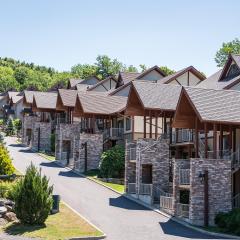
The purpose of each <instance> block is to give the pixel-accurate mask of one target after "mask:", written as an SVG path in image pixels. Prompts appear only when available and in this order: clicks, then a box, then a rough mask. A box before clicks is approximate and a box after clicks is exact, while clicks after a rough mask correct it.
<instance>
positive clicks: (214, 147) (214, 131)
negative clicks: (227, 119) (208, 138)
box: [213, 123, 217, 159]
mask: <svg viewBox="0 0 240 240" xmlns="http://www.w3.org/2000/svg"><path fill="white" fill-rule="evenodd" d="M216 158H217V124H216V123H214V124H213V159H216Z"/></svg>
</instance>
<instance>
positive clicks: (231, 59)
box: [219, 54, 240, 81]
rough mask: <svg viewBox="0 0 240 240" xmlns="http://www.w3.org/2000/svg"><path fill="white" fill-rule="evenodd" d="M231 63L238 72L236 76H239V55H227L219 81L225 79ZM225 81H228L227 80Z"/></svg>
mask: <svg viewBox="0 0 240 240" xmlns="http://www.w3.org/2000/svg"><path fill="white" fill-rule="evenodd" d="M233 62H234V63H235V64H236V66H237V68H238V70H239V73H238V76H240V55H239V54H229V56H228V59H227V62H226V63H225V65H224V67H223V70H222V72H221V75H220V76H219V81H223V80H225V79H226V75H227V73H228V71H229V69H230V67H231V64H232V63H233ZM234 77H236V76H234ZM227 80H229V79H227Z"/></svg>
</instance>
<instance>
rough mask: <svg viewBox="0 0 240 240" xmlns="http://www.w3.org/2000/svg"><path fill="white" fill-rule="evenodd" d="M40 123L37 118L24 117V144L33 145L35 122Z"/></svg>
mask: <svg viewBox="0 0 240 240" xmlns="http://www.w3.org/2000/svg"><path fill="white" fill-rule="evenodd" d="M37 121H39V117H36V116H24V118H23V122H22V143H23V144H25V145H31V143H32V139H33V129H34V124H35V122H37Z"/></svg>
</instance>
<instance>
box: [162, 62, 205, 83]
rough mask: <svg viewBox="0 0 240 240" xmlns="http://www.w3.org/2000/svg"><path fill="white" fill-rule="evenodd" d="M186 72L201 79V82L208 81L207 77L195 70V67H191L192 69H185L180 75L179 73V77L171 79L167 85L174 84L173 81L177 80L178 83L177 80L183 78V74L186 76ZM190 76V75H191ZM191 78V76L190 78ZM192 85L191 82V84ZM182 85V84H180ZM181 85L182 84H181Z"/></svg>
mask: <svg viewBox="0 0 240 240" xmlns="http://www.w3.org/2000/svg"><path fill="white" fill-rule="evenodd" d="M186 72H188V74H189V73H192V74H193V75H194V76H195V77H197V78H199V80H200V81H199V82H201V81H203V80H204V79H206V77H205V76H203V75H202V74H201V73H200V72H199V71H198V70H197V69H196V68H194V67H193V66H190V67H187V68H186V69H184V70H183V71H181V72H180V73H178V74H177V75H175V76H173V77H172V78H170V79H169V80H168V81H167V82H165V83H166V84H167V83H170V82H172V81H173V80H176V81H177V78H178V77H180V76H182V75H183V74H185V73H186ZM189 75H190V74H189ZM188 78H189V76H188ZM178 83H179V82H178ZM189 83H190V82H189ZM179 84H180V83H179ZM180 85H181V84H180Z"/></svg>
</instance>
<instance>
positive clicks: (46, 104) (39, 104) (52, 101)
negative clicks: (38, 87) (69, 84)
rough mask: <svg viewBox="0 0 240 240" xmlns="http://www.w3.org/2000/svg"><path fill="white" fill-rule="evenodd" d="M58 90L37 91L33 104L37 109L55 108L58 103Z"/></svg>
mask: <svg viewBox="0 0 240 240" xmlns="http://www.w3.org/2000/svg"><path fill="white" fill-rule="evenodd" d="M57 96H58V94H57V93H56V92H35V93H34V96H33V106H34V108H37V109H49V110H55V109H56V104H57Z"/></svg>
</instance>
